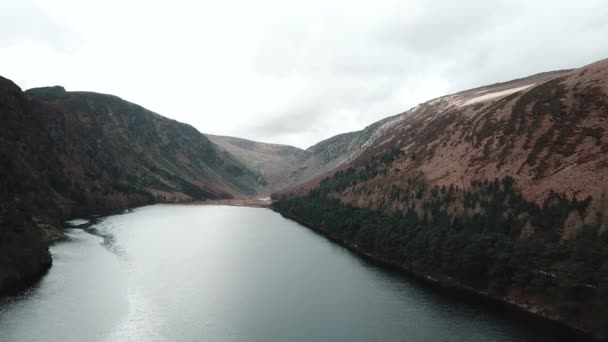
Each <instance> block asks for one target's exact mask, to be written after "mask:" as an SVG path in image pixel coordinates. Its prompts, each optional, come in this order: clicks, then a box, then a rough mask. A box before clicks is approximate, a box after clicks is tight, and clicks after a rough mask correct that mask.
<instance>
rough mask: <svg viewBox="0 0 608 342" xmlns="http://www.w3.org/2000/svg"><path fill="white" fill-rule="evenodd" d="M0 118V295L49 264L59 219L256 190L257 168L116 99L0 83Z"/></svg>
mask: <svg viewBox="0 0 608 342" xmlns="http://www.w3.org/2000/svg"><path fill="white" fill-rule="evenodd" d="M0 120H1V122H2V125H0V165H2V167H1V169H0V220H1V221H0V237H1V239H0V251H2V253H0V292H2V291H4V290H8V289H10V288H13V287H16V286H17V285H18V284H20V283H23V282H24V281H28V280H30V279H34V278H35V275H38V274H40V273H41V272H43V271H44V270H45V269H47V268H48V267H49V266H50V256H49V254H48V238H49V233H53V234H55V235H56V233H57V230H54V229H52V228H51V227H52V226H53V225H54V226H58V225H60V224H61V222H62V220H64V219H66V218H68V217H72V216H76V215H86V214H90V213H94V212H101V211H108V210H115V209H124V208H128V207H132V206H138V205H143V204H149V203H156V202H183V201H192V200H204V199H217V198H231V197H234V196H248V195H253V194H255V193H256V192H257V187H258V184H257V178H258V176H257V171H256V170H251V169H249V168H248V167H247V166H246V165H244V164H243V163H242V162H240V161H239V160H238V159H237V158H236V157H234V156H233V155H231V154H229V153H227V152H225V151H222V150H220V149H219V148H218V147H217V146H216V145H215V144H213V143H212V142H211V141H210V140H209V139H208V138H207V137H206V136H205V135H203V134H201V133H199V132H198V131H197V130H196V129H194V128H193V127H192V126H190V125H186V124H183V123H180V122H177V121H174V120H170V119H167V118H164V117H162V116H160V115H158V114H156V113H153V112H151V111H149V110H147V109H145V108H143V107H141V106H138V105H136V104H133V103H130V102H127V101H124V100H122V99H120V98H118V97H116V96H111V95H104V94H97V93H90V92H67V91H65V90H64V89H63V88H62V87H47V88H37V89H31V90H28V91H26V92H23V91H21V89H20V88H19V87H18V86H16V85H15V84H14V83H13V82H11V81H9V80H7V79H4V78H0ZM41 227H42V228H46V229H42V228H41Z"/></svg>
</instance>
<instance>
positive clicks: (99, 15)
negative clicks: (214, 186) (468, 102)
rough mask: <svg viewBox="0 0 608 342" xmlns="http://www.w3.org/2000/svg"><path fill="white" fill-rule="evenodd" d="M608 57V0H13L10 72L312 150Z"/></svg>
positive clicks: (0, 20)
mask: <svg viewBox="0 0 608 342" xmlns="http://www.w3.org/2000/svg"><path fill="white" fill-rule="evenodd" d="M606 57H608V1H606V0H577V1H560V0H553V1H530V0H526V1H524V0H522V1H515V0H514V1H483V0H480V1H428V0H410V1H405V0H400V1H379V0H375V1H365V2H358V1H354V0H349V1H333V0H308V1H265V0H256V1H225V0H224V1H184V0H171V1H150V0H147V1H143V0H142V1H127V0H99V1H82V0H79V1H71V0H53V1H47V0H41V1H32V0H19V1H9V0H2V1H1V2H0V75H2V76H4V77H7V78H10V79H12V80H13V81H15V82H16V83H17V84H18V85H19V86H21V87H22V88H23V89H28V88H32V87H38V86H47V85H63V86H64V87H65V88H66V89H68V90H90V91H97V92H104V93H111V94H115V95H118V96H120V97H122V98H123V99H126V100H129V101H132V102H135V103H138V104H140V105H142V106H144V107H146V108H148V109H150V110H153V111H155V112H157V113H159V114H162V115H164V116H167V117H170V118H174V119H177V120H179V121H183V122H187V123H189V124H192V125H193V126H195V127H196V128H198V129H199V130H200V131H201V132H204V133H213V134H223V135H234V136H239V137H244V138H249V139H254V140H260V141H265V142H276V143H284V144H292V145H295V146H299V147H308V146H309V145H312V144H314V143H316V142H318V141H319V140H322V139H325V138H328V137H330V136H333V135H335V134H338V133H342V132H347V131H353V130H358V129H362V128H363V127H365V126H366V125H369V124H371V123H373V122H374V121H377V120H379V119H381V118H384V117H386V116H389V115H392V114H396V113H400V112H403V111H405V110H407V109H408V108H410V107H412V106H414V105H416V104H418V103H420V102H424V101H427V100H430V99H432V98H434V97H437V96H441V95H445V94H448V93H451V92H456V91H459V90H464V89H467V88H472V87H475V86H481V85H484V84H488V83H495V82H498V81H506V80H509V79H513V78H518V77H522V76H527V75H529V74H533V73H537V72H541V71H548V70H554V69H563V68H572V67H578V66H582V65H584V64H587V63H590V62H593V61H595V60H598V59H602V58H606Z"/></svg>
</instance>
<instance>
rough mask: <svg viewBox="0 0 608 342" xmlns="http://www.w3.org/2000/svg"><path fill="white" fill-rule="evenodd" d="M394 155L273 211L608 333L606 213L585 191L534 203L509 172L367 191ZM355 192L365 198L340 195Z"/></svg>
mask: <svg viewBox="0 0 608 342" xmlns="http://www.w3.org/2000/svg"><path fill="white" fill-rule="evenodd" d="M399 157H401V156H400V152H399V151H391V152H389V153H387V154H385V155H383V156H381V157H379V158H376V159H375V160H374V161H372V162H371V163H369V164H367V165H366V166H364V167H359V168H354V167H350V168H348V169H346V170H341V171H338V172H337V173H335V174H334V175H333V176H331V177H328V178H326V179H325V180H323V181H322V182H321V184H320V185H319V186H318V187H317V188H315V189H314V190H312V191H310V192H309V193H307V194H306V195H300V196H295V197H293V196H292V197H287V198H282V199H280V200H278V201H276V202H275V203H274V204H273V208H274V209H275V210H277V211H278V212H280V213H282V214H284V215H285V216H288V217H291V218H294V219H296V220H298V221H300V222H302V223H304V224H307V225H309V226H311V227H313V228H315V229H318V230H320V231H322V232H323V233H325V234H327V235H328V236H330V237H332V238H334V239H337V240H339V241H341V242H343V243H345V244H347V245H349V246H351V247H354V248H356V249H357V250H359V251H361V252H363V253H365V254H369V255H372V256H374V257H375V258H377V259H381V260H383V261H386V262H388V263H391V264H394V265H399V267H401V268H403V269H406V270H408V271H410V272H413V273H415V274H418V275H425V276H433V277H437V278H439V279H449V280H451V281H455V282H457V283H458V284H461V285H463V286H466V287H469V288H473V289H475V290H476V291H478V292H483V293H487V294H489V295H491V296H492V297H494V298H515V299H517V301H518V302H530V303H532V304H535V305H539V306H541V307H543V308H548V309H549V310H550V311H551V312H554V313H556V314H557V315H558V316H559V317H560V319H567V320H569V321H574V322H575V325H578V326H582V327H585V328H588V329H591V330H594V331H600V332H601V334H606V333H607V332H608V331H607V330H606V329H608V328H607V326H606V322H608V234H606V233H605V232H604V230H605V225H606V217H604V216H603V215H605V213H604V212H602V211H601V210H599V211H593V210H591V208H590V203H591V202H592V199H591V198H590V197H589V198H586V199H583V200H579V199H577V198H575V197H572V198H568V197H566V196H565V195H563V194H557V193H554V192H551V193H550V194H549V195H548V196H547V198H546V199H545V200H544V202H543V203H542V205H539V204H536V203H533V202H530V201H527V200H526V199H525V198H524V197H523V196H522V195H521V193H520V192H519V190H518V188H517V184H516V183H515V181H514V179H513V178H511V177H508V176H507V177H504V178H502V179H494V180H478V181H473V182H472V183H471V184H470V186H469V187H467V188H466V189H462V188H459V187H456V186H449V187H446V186H441V187H439V186H430V185H428V184H427V183H426V182H425V180H424V175H422V174H412V175H407V176H404V177H401V178H399V180H398V181H396V182H392V183H390V184H389V183H387V184H383V185H382V188H381V189H375V190H374V189H370V184H375V183H373V182H370V181H371V180H373V179H375V178H377V177H379V176H382V175H383V174H385V173H387V172H392V171H394V170H390V168H388V167H387V166H388V165H390V164H391V163H392V162H393V160H394V159H395V158H399ZM376 184H377V183H376ZM374 191H375V192H376V193H378V192H379V193H381V198H382V199H381V200H378V199H377V198H378V197H377V196H375V197H374V196H372V194H373V192H374ZM353 196H354V198H357V200H359V201H360V200H366V199H369V203H366V204H365V206H361V205H353V204H352V201H350V202H351V203H349V201H348V200H345V199H347V198H353ZM374 199H375V202H374ZM605 200H606V199H605V198H604V199H603V201H604V202H605Z"/></svg>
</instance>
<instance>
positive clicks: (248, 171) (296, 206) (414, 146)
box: [0, 60, 608, 339]
mask: <svg viewBox="0 0 608 342" xmlns="http://www.w3.org/2000/svg"><path fill="white" fill-rule="evenodd" d="M0 115H1V118H0V119H1V120H2V122H3V125H2V126H1V127H0V133H1V134H0V165H2V169H1V174H0V176H1V177H0V196H1V197H0V199H1V202H0V234H1V235H0V236H1V237H2V239H1V240H0V250H1V251H2V253H1V255H0V294H7V293H12V292H14V291H16V290H19V289H22V288H24V287H27V285H30V284H32V283H33V282H36V280H37V279H39V278H40V276H41V275H43V274H44V273H45V272H46V271H47V270H48V269H49V267H51V264H52V260H51V255H50V253H49V245H50V244H51V243H53V241H54V240H56V239H60V238H62V236H61V228H62V226H63V222H64V221H65V220H66V219H69V218H74V217H88V216H90V215H94V214H95V215H99V214H104V213H110V212H113V211H116V210H122V209H126V208H132V207H138V206H143V205H149V204H156V203H204V204H209V205H221V206H223V205H236V206H261V207H266V206H269V205H270V206H271V207H272V208H273V209H274V210H276V211H277V212H279V213H281V214H283V215H285V216H286V217H290V218H293V219H295V220H298V221H300V222H302V223H305V224H306V225H307V226H310V227H312V228H314V229H315V230H317V231H320V232H321V233H323V234H325V235H328V236H330V237H331V238H332V239H334V240H336V241H338V242H340V243H341V244H343V245H346V246H349V247H350V248H354V249H355V250H357V251H358V252H360V253H363V254H366V255H368V256H371V257H373V258H375V259H377V260H381V261H383V262H386V263H389V264H391V265H393V266H396V267H398V268H401V269H402V270H404V271H407V272H409V273H412V274H415V275H416V276H418V277H422V278H425V277H426V278H429V277H430V278H433V279H437V281H438V282H440V283H449V284H452V285H454V286H456V287H460V288H467V289H470V290H471V291H473V292H475V293H478V294H481V295H484V296H488V297H492V298H493V299H496V300H498V301H502V302H505V303H510V304H512V305H515V306H518V307H519V308H520V309H522V310H525V311H527V312H530V313H532V314H534V315H538V316H541V317H544V318H547V319H549V320H553V321H555V322H559V323H560V324H563V325H565V326H568V327H570V328H572V329H576V330H579V331H581V332H584V333H586V334H588V335H589V336H593V337H596V338H600V339H601V338H606V337H607V336H608V331H606V327H605V324H604V322H605V321H606V319H608V312H606V310H605V308H606V307H608V302H607V300H608V273H607V272H608V249H607V247H606V246H608V240H607V239H608V235H607V234H608V233H607V232H608V60H601V61H598V62H596V63H593V64H590V65H587V66H584V67H581V68H578V69H573V70H560V71H553V72H545V73H541V74H536V75H532V76H529V77H526V78H522V79H517V80H513V81H508V82H504V83H498V84H493V85H488V86H483V87H479V88H475V89H470V90H466V91H462V92H458V93H455V94H451V95H446V96H443V97H439V98H437V99H434V100H431V101H428V102H426V103H422V104H420V105H418V106H416V107H414V108H411V109H409V110H407V111H405V112H403V113H400V114H397V115H393V116H389V117H387V118H385V119H383V120H380V121H378V122H375V123H372V124H370V125H368V126H367V127H365V128H364V129H362V130H360V131H355V132H349V133H344V134H340V135H337V136H334V137H331V138H329V139H326V140H324V141H321V142H319V143H317V144H315V145H313V146H311V147H309V148H307V149H299V148H296V147H292V146H287V145H280V144H268V143H262V142H256V141H251V140H247V139H241V138H236V137H228V136H218V135H206V134H204V133H201V132H199V131H198V130H197V129H195V128H194V127H192V126H190V125H187V124H184V123H180V122H177V121H175V120H172V119H168V118H165V117H163V116H161V115H159V114H157V113H154V112H151V111H149V110H147V109H145V108H143V107H141V106H139V105H136V104H133V103H130V102H128V101H125V100H123V99H121V98H119V97H116V96H113V95H105V94H98V93H92V92H69V91H66V90H65V89H63V88H62V87H59V86H55V87H46V88H35V89H30V90H27V91H22V90H21V89H20V88H19V87H18V86H17V85H16V84H14V83H13V82H12V81H10V80H7V79H4V78H1V79H0ZM267 197H272V203H270V202H271V201H270V200H268V199H267ZM58 231H59V232H60V233H57V232H58Z"/></svg>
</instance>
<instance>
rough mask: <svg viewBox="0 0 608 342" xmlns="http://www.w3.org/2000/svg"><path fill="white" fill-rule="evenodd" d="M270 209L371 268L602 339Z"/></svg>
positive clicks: (538, 308)
mask: <svg viewBox="0 0 608 342" xmlns="http://www.w3.org/2000/svg"><path fill="white" fill-rule="evenodd" d="M271 209H272V210H273V211H275V212H277V213H279V214H281V216H283V217H285V218H287V219H290V220H293V221H295V222H298V223H299V224H301V225H303V226H305V227H307V228H309V229H311V230H312V231H314V232H316V233H318V234H320V235H322V236H324V237H325V238H327V239H328V240H330V241H331V242H333V243H336V244H338V245H340V246H342V247H344V248H346V249H348V250H349V251H351V252H353V253H354V254H356V255H357V256H359V257H361V258H363V259H365V260H367V261H369V262H371V263H373V264H375V265H378V266H380V267H384V268H386V269H390V270H394V271H397V272H400V273H403V274H405V275H408V276H411V277H413V278H414V279H416V280H418V281H421V282H422V283H424V284H425V285H426V286H429V287H431V288H433V289H434V290H439V291H441V292H446V293H449V294H452V295H454V294H456V295H459V296H465V297H468V298H469V299H472V300H475V301H478V302H482V303H483V304H484V305H487V306H491V307H494V308H496V307H498V308H502V309H506V310H509V311H510V312H512V313H515V314H518V315H521V316H524V317H526V319H529V320H530V321H531V322H537V323H539V324H542V325H543V326H545V327H547V328H550V329H556V330H558V331H560V332H562V333H563V334H565V336H568V337H571V338H572V339H574V340H576V341H588V342H600V341H605V340H606V339H605V338H604V337H603V336H596V335H594V334H593V333H592V332H589V331H585V330H582V329H580V328H579V327H577V326H575V325H573V324H571V322H569V321H567V320H565V319H563V318H561V317H559V316H556V315H555V314H554V313H553V312H552V311H550V310H546V308H545V307H543V306H542V305H540V304H530V303H525V302H522V301H520V300H518V299H516V298H511V297H497V296H494V295H491V294H489V293H487V292H483V291H479V290H477V289H475V288H473V287H471V286H467V285H465V284H462V283H460V282H458V281H457V280H455V279H453V278H451V277H447V276H444V275H441V274H430V273H424V272H421V271H420V270H413V269H411V268H409V267H407V266H406V265H402V264H399V263H397V262H394V261H391V260H388V259H386V258H383V257H381V256H377V255H374V254H372V253H369V252H367V251H365V250H364V249H362V248H360V247H359V246H357V245H356V244H353V243H351V242H349V241H344V240H342V239H340V238H336V237H334V236H332V235H331V234H330V233H329V232H327V231H326V230H324V229H321V228H319V227H318V226H317V225H315V224H312V223H310V222H306V221H304V220H302V219H300V218H298V217H295V216H292V215H289V214H287V213H283V212H281V211H279V210H276V208H273V207H272V206H271Z"/></svg>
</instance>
